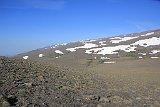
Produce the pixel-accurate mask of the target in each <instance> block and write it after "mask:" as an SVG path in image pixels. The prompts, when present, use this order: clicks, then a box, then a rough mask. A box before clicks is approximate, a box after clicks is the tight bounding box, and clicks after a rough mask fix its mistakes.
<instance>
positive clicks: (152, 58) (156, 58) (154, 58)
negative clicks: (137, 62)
mask: <svg viewBox="0 0 160 107" xmlns="http://www.w3.org/2000/svg"><path fill="white" fill-rule="evenodd" d="M151 58H152V59H157V58H159V57H151Z"/></svg>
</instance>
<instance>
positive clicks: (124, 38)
mask: <svg viewBox="0 0 160 107" xmlns="http://www.w3.org/2000/svg"><path fill="white" fill-rule="evenodd" d="M138 37H139V36H137V37H123V38H121V37H116V39H120V40H111V42H112V43H120V42H123V41H128V40H131V39H136V38H138Z"/></svg>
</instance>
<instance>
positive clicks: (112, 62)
mask: <svg viewBox="0 0 160 107" xmlns="http://www.w3.org/2000/svg"><path fill="white" fill-rule="evenodd" d="M114 63H116V62H115V61H111V62H104V64H114Z"/></svg>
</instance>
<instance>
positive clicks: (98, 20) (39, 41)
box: [0, 0, 160, 56]
mask: <svg viewBox="0 0 160 107" xmlns="http://www.w3.org/2000/svg"><path fill="white" fill-rule="evenodd" d="M154 29H160V0H0V56H2V55H3V56H4V55H5V56H13V55H16V54H19V53H23V52H27V51H31V50H34V49H37V48H43V47H46V46H49V45H53V44H57V43H69V42H74V41H78V40H85V39H96V38H105V37H106V38H107V37H111V36H115V35H120V34H128V33H134V32H142V31H145V30H154Z"/></svg>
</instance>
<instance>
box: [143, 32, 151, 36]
mask: <svg viewBox="0 0 160 107" xmlns="http://www.w3.org/2000/svg"><path fill="white" fill-rule="evenodd" d="M153 34H154V32H150V33H147V34H144V35H141V36H149V35H153Z"/></svg>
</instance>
